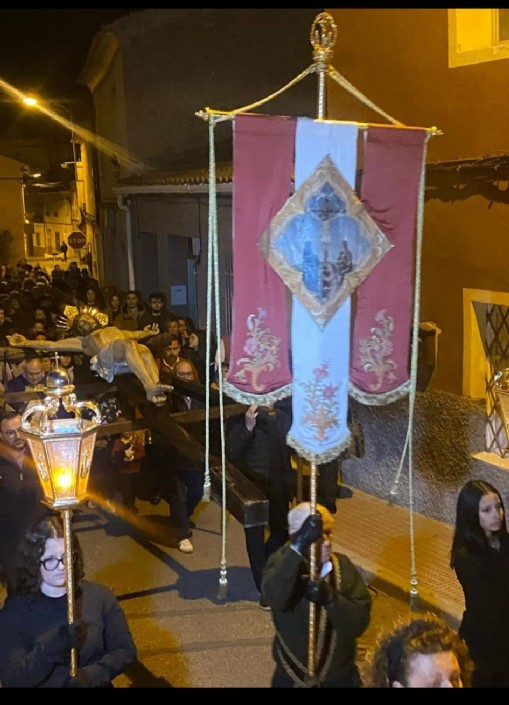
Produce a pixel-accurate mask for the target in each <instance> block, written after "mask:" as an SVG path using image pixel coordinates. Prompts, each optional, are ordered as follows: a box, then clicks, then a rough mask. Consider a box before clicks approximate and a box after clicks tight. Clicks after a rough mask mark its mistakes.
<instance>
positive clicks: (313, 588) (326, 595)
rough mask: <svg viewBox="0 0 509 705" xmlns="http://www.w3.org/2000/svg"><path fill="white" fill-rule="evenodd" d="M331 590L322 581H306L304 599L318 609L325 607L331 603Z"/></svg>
mask: <svg viewBox="0 0 509 705" xmlns="http://www.w3.org/2000/svg"><path fill="white" fill-rule="evenodd" d="M333 593H334V591H333V589H332V588H331V587H330V585H329V584H328V583H326V582H324V581H323V580H308V582H307V585H306V590H305V592H304V597H305V598H306V599H307V600H309V601H310V602H314V603H315V605H320V607H326V606H327V605H330V604H331V602H332V596H333Z"/></svg>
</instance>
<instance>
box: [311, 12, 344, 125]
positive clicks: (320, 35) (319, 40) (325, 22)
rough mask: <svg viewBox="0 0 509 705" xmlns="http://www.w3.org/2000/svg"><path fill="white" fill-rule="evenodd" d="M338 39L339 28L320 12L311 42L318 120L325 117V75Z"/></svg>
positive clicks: (315, 21) (312, 31) (331, 18)
mask: <svg viewBox="0 0 509 705" xmlns="http://www.w3.org/2000/svg"><path fill="white" fill-rule="evenodd" d="M337 38H338V28H337V25H336V23H335V22H334V18H333V17H332V15H330V14H329V13H328V12H320V14H319V15H317V16H316V17H315V19H314V20H313V24H312V25H311V32H310V35H309V40H310V42H311V46H312V47H313V61H314V63H315V71H316V72H317V73H318V110H317V112H318V118H319V119H320V120H323V119H324V118H325V117H326V116H325V73H326V71H327V67H328V64H329V62H330V60H331V57H332V54H333V52H334V47H335V45H336V39H337Z"/></svg>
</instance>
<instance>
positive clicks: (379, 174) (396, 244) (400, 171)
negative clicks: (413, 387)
mask: <svg viewBox="0 0 509 705" xmlns="http://www.w3.org/2000/svg"><path fill="white" fill-rule="evenodd" d="M425 139H426V132H425V131H424V130H419V129H411V128H397V127H394V128H393V127H369V128H368V130H367V133H366V135H365V150H364V169H363V176H362V185H361V200H362V202H363V204H364V206H365V208H366V210H367V211H368V213H369V214H370V216H371V217H372V219H373V220H374V221H375V222H376V223H377V224H378V226H379V228H380V229H381V230H382V231H383V232H384V234H385V236H386V237H387V238H388V240H389V241H390V242H391V243H392V245H393V248H392V249H391V250H390V251H389V252H388V253H387V254H386V255H385V256H384V258H383V259H382V260H381V261H380V262H379V264H378V265H377V266H376V267H375V268H374V269H373V271H372V272H371V273H370V275H369V276H368V277H367V278H366V279H365V281H364V282H362V283H361V284H359V286H358V288H357V291H356V297H355V307H354V311H353V313H352V317H353V330H352V341H351V363H350V395H351V396H352V397H354V398H355V399H357V400H358V401H360V402H361V403H363V404H370V405H384V404H389V403H391V402H393V401H395V400H396V399H399V398H401V397H402V396H404V395H406V394H407V393H408V392H409V390H410V375H409V360H410V340H411V334H412V331H411V327H412V308H413V293H414V273H415V254H416V253H415V235H416V214H417V204H418V195H419V187H420V176H421V170H422V163H423V159H424V146H425Z"/></svg>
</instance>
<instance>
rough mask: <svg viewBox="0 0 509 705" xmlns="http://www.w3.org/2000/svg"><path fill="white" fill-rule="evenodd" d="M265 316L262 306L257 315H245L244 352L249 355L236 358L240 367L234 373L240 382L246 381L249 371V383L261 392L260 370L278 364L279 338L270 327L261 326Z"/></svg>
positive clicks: (265, 369)
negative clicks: (245, 334) (245, 336)
mask: <svg viewBox="0 0 509 705" xmlns="http://www.w3.org/2000/svg"><path fill="white" fill-rule="evenodd" d="M266 318H267V311H266V310H265V309H263V308H258V315H255V314H254V313H251V314H250V315H249V316H248V317H247V328H248V336H249V337H248V339H247V340H246V343H245V345H244V352H245V353H246V354H247V355H248V356H249V357H241V358H239V359H238V360H237V365H241V366H242V369H240V370H239V371H238V372H236V373H235V377H236V378H237V379H239V380H240V381H241V382H246V381H247V380H246V375H247V374H248V373H251V385H252V387H253V389H254V390H255V391H256V392H262V391H263V390H264V389H265V386H266V385H264V384H262V383H261V382H260V381H259V375H260V374H261V373H262V372H272V370H274V369H275V368H276V367H279V365H280V362H279V360H278V355H279V346H280V343H281V338H278V337H276V336H275V335H272V334H271V332H270V328H264V327H263V324H264V321H265V319H266Z"/></svg>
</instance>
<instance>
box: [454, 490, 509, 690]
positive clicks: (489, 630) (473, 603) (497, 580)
mask: <svg viewBox="0 0 509 705" xmlns="http://www.w3.org/2000/svg"><path fill="white" fill-rule="evenodd" d="M451 567H452V568H453V569H454V570H455V572H456V576H457V578H458V580H459V582H460V584H461V587H462V589H463V594H464V596H465V611H464V613H463V619H462V622H461V625H460V629H459V634H460V636H461V637H462V638H463V639H464V640H465V641H466V643H467V645H468V648H469V650H470V655H471V657H472V659H473V661H474V666H475V668H474V675H473V680H472V684H473V687H474V688H508V687H509V535H508V532H507V526H506V518H505V509H504V503H503V501H502V497H501V495H500V492H499V491H498V490H497V489H496V488H495V487H493V485H490V484H489V483H488V482H485V481H484V480H470V481H469V482H467V483H466V484H465V485H464V486H463V488H462V490H461V491H460V493H459V495H458V501H457V508H456V524H455V529H454V538H453V542H452V549H451Z"/></svg>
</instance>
